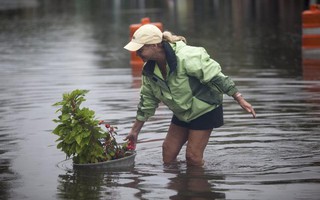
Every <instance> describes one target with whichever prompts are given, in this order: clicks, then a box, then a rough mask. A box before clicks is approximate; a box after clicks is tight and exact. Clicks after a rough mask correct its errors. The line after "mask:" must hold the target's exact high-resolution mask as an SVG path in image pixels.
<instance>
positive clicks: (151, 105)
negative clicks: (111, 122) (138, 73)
mask: <svg viewBox="0 0 320 200" xmlns="http://www.w3.org/2000/svg"><path fill="white" fill-rule="evenodd" d="M159 103H160V101H159V100H158V99H157V98H156V97H155V96H154V94H153V92H152V88H151V86H150V84H149V80H148V79H147V78H146V77H145V76H142V86H141V89H140V102H139V104H138V110H137V115H136V119H137V120H139V121H147V120H148V119H149V118H150V117H151V116H153V115H154V113H155V111H156V109H157V107H158V106H159Z"/></svg>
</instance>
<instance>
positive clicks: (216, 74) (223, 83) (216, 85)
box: [184, 47, 238, 96]
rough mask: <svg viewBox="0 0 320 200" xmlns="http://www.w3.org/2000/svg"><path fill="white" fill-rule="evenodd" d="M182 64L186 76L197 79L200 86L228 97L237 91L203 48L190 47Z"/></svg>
mask: <svg viewBox="0 0 320 200" xmlns="http://www.w3.org/2000/svg"><path fill="white" fill-rule="evenodd" d="M192 49H193V50H192ZM184 62H185V65H186V71H187V74H188V75H190V76H194V77H196V78H198V79H199V80H200V82H201V83H202V84H205V85H207V86H209V87H210V88H211V89H213V90H216V89H218V90H219V91H220V92H222V93H224V94H227V95H229V96H232V95H233V94H235V93H236V92H237V91H238V89H237V88H236V85H235V83H234V82H233V81H232V80H231V78H230V77H228V76H225V75H224V74H223V73H222V72H221V66H220V64H219V63H217V62H216V61H215V60H213V59H211V58H210V56H209V54H208V53H207V52H206V50H205V49H204V48H202V47H192V48H191V50H189V53H188V57H187V58H186V59H185V60H184Z"/></svg>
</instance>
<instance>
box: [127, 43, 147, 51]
mask: <svg viewBox="0 0 320 200" xmlns="http://www.w3.org/2000/svg"><path fill="white" fill-rule="evenodd" d="M142 46H143V44H139V43H135V42H129V43H128V44H127V45H126V46H124V47H123V48H125V49H127V50H128V51H137V50H139V49H140V48H141V47H142Z"/></svg>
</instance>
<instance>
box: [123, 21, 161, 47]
mask: <svg viewBox="0 0 320 200" xmlns="http://www.w3.org/2000/svg"><path fill="white" fill-rule="evenodd" d="M161 41H162V32H161V30H160V29H159V28H158V27H157V26H155V25H153V24H145V25H142V26H141V27H140V28H138V29H137V30H136V31H135V32H134V34H133V36H132V39H131V41H130V42H129V43H128V44H127V45H126V46H124V48H125V49H127V50H129V51H137V50H139V49H140V48H141V47H142V46H143V45H145V44H158V43H160V42H161Z"/></svg>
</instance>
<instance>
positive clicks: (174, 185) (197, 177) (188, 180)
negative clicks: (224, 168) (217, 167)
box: [164, 163, 225, 200]
mask: <svg viewBox="0 0 320 200" xmlns="http://www.w3.org/2000/svg"><path fill="white" fill-rule="evenodd" d="M164 172H166V173H173V174H174V175H176V176H175V177H173V178H170V182H169V184H168V189H172V190H175V191H177V194H176V195H173V196H170V199H173V200H185V199H189V200H196V199H225V194H224V193H223V192H219V191H215V188H214V185H212V184H210V183H209V182H210V181H214V180H223V179H224V176H223V175H218V174H215V175H212V174H209V173H208V172H206V170H205V168H204V167H197V166H187V167H184V168H183V167H182V166H181V164H180V163H175V164H171V165H167V166H165V168H164Z"/></svg>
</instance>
